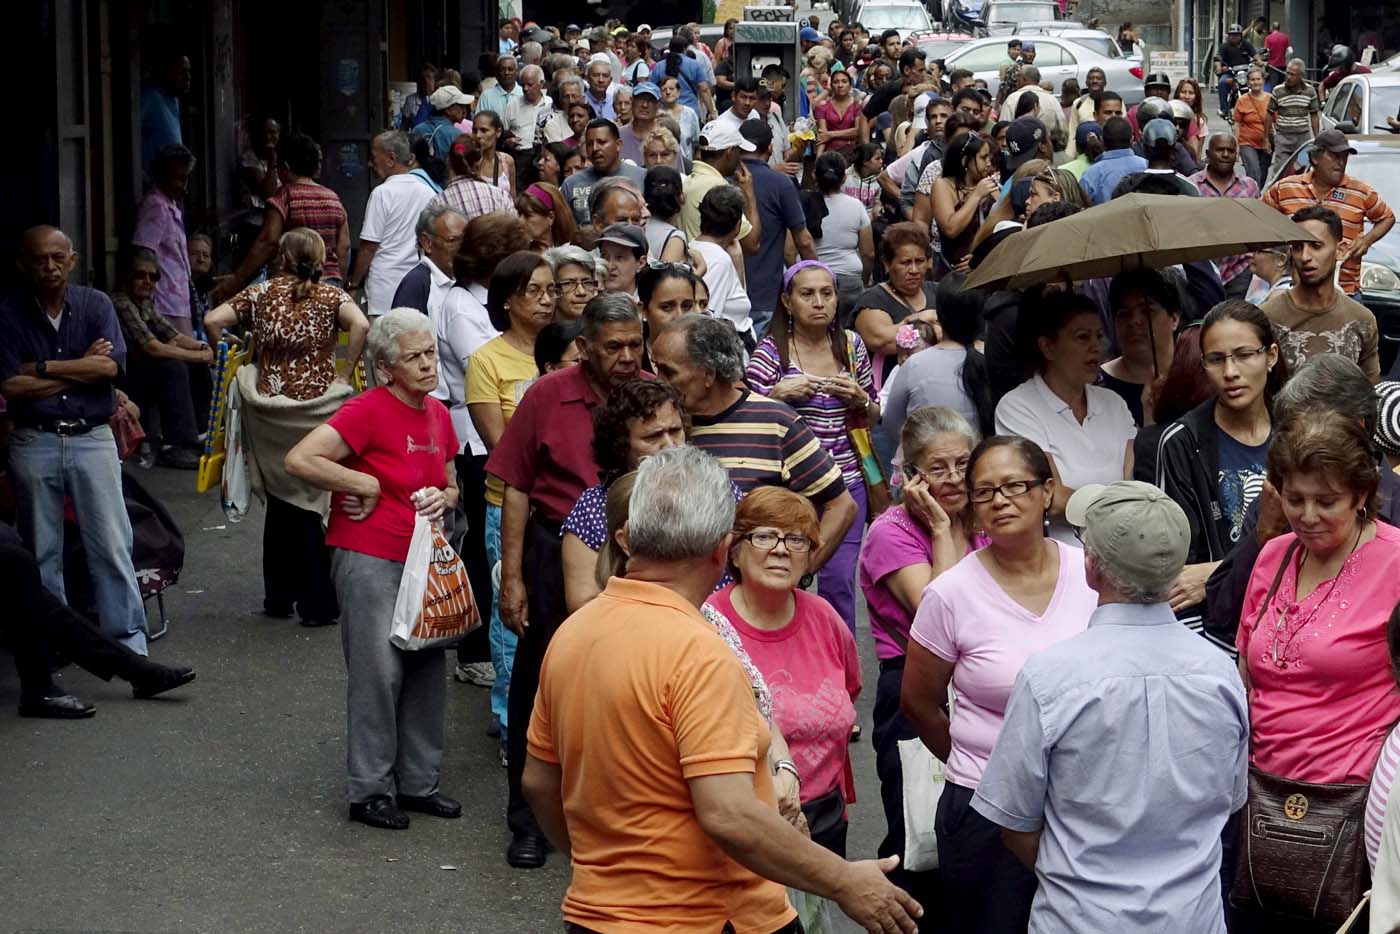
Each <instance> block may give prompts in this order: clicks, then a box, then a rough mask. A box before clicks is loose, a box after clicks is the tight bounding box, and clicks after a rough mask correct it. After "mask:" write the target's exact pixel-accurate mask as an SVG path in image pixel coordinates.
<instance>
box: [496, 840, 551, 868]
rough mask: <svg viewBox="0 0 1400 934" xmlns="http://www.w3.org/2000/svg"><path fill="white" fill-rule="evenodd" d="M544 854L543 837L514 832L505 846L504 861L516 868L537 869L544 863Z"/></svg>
mask: <svg viewBox="0 0 1400 934" xmlns="http://www.w3.org/2000/svg"><path fill="white" fill-rule="evenodd" d="M544 855H545V841H544V837H541V836H538V835H536V834H532V833H518V834H515V835H514V836H512V837H511V838H510V846H508V847H506V862H508V863H510V864H511V865H512V866H514V867H515V868H516V869H539V868H540V867H541V866H543V865H544Z"/></svg>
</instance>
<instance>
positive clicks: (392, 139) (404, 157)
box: [374, 130, 413, 165]
mask: <svg viewBox="0 0 1400 934" xmlns="http://www.w3.org/2000/svg"><path fill="white" fill-rule="evenodd" d="M374 142H375V145H377V146H378V147H379V151H380V152H387V153H388V154H389V155H391V156H393V157H394V161H395V162H397V163H398V164H399V165H408V164H409V163H410V162H412V161H413V147H412V146H411V145H410V144H409V142H408V134H407V133H405V132H404V131H403V130H385V131H384V132H383V133H380V134H379V135H378V136H376V137H375V138H374Z"/></svg>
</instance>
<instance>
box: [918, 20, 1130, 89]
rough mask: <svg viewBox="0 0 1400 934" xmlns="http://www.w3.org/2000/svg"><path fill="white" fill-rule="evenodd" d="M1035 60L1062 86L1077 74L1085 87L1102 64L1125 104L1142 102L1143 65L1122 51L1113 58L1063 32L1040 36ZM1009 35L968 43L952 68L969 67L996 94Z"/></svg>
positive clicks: (952, 58)
mask: <svg viewBox="0 0 1400 934" xmlns="http://www.w3.org/2000/svg"><path fill="white" fill-rule="evenodd" d="M1035 53H1036V54H1035V64H1036V67H1037V68H1039V69H1040V76H1041V78H1042V79H1048V80H1049V81H1050V82H1051V84H1052V85H1053V86H1054V87H1056V88H1058V87H1060V85H1061V84H1062V83H1063V82H1064V80H1065V79H1066V78H1075V79H1078V81H1079V86H1080V87H1084V86H1085V83H1086V82H1087V80H1088V77H1089V69H1090V68H1095V67H1097V68H1102V69H1103V72H1104V75H1105V77H1107V79H1108V86H1109V88H1110V89H1112V90H1114V91H1117V92H1118V93H1119V94H1121V95H1123V105H1124V106H1125V107H1131V106H1133V105H1134V104H1138V103H1141V102H1142V96H1143V92H1142V69H1141V68H1138V67H1137V66H1136V65H1133V64H1132V63H1131V62H1129V61H1128V60H1127V59H1125V58H1123V57H1122V56H1121V55H1120V56H1118V57H1117V58H1110V57H1108V56H1107V55H1102V54H1100V53H1098V52H1095V51H1094V50H1093V49H1090V48H1087V47H1085V46H1082V45H1079V44H1078V43H1077V42H1071V41H1070V40H1069V39H1065V38H1062V37H1060V36H1037V37H1036V40H1035ZM1006 60H1007V58H1006V37H1005V36H989V37H988V38H985V39H976V40H974V41H972V42H968V43H965V44H964V45H963V46H962V47H961V48H959V49H957V50H956V51H954V52H950V53H949V54H948V55H947V56H946V58H945V61H946V62H947V65H948V69H949V70H950V71H951V70H952V69H954V68H966V69H967V70H968V71H971V72H972V73H973V74H974V75H976V76H977V77H978V78H981V79H983V80H985V81H986V82H987V88H988V90H990V91H991V92H992V94H993V95H995V94H996V93H997V90H998V88H999V86H1000V84H1001V79H1000V76H999V72H1000V69H1001V66H1002V65H1003V64H1004V63H1005V62H1006Z"/></svg>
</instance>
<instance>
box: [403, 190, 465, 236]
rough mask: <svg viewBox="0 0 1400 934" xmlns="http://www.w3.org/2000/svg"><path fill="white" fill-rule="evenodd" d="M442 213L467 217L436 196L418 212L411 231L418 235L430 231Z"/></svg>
mask: <svg viewBox="0 0 1400 934" xmlns="http://www.w3.org/2000/svg"><path fill="white" fill-rule="evenodd" d="M444 214H456V215H457V216H458V217H460V218H462V219H463V220H466V219H467V218H466V215H465V214H463V213H462V212H461V211H459V210H457V209H456V208H454V207H452V206H451V205H449V204H447V202H445V201H439V200H438V199H437V198H434V199H433V200H431V201H429V202H428V206H427V207H425V208H424V209H423V210H421V211H419V212H418V223H416V224H414V225H413V232H414V233H415V234H417V235H418V236H422V235H423V234H425V233H431V232H432V229H433V225H434V224H436V223H437V220H438V218H439V217H442V215H444Z"/></svg>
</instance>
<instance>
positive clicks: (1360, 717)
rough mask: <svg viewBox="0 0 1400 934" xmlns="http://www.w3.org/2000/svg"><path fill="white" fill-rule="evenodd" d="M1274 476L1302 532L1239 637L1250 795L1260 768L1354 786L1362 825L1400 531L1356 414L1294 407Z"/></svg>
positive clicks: (1275, 561)
mask: <svg viewBox="0 0 1400 934" xmlns="http://www.w3.org/2000/svg"><path fill="white" fill-rule="evenodd" d="M1251 343H1252V341H1251ZM1268 478H1269V482H1270V483H1271V484H1272V485H1273V486H1274V487H1275V488H1276V489H1277V490H1278V491H1279V494H1280V498H1281V501H1282V506H1283V514H1284V518H1286V519H1287V520H1288V524H1289V527H1290V528H1291V529H1292V531H1290V532H1286V533H1284V534H1283V535H1280V536H1278V537H1276V538H1273V539H1271V540H1270V541H1269V542H1268V543H1267V544H1266V545H1264V547H1263V549H1262V550H1261V551H1260V552H1259V557H1258V559H1257V560H1256V562H1255V564H1254V570H1253V572H1252V573H1251V574H1250V578H1249V585H1248V587H1247V589H1246V591H1245V598H1244V605H1243V607H1242V609H1241V613H1240V622H1239V630H1238V632H1237V633H1236V637H1235V647H1236V648H1237V649H1238V650H1239V655H1240V674H1241V675H1242V676H1243V678H1244V685H1245V690H1246V692H1247V693H1248V696H1249V728H1250V737H1249V764H1250V790H1251V795H1253V793H1254V791H1255V787H1256V775H1259V777H1260V778H1263V779H1265V780H1267V777H1272V778H1273V779H1274V781H1275V783H1278V782H1279V781H1280V780H1281V782H1283V783H1307V784H1313V785H1349V786H1353V789H1352V791H1353V795H1352V798H1353V799H1354V800H1353V803H1352V804H1351V805H1350V806H1345V805H1344V806H1345V807H1346V812H1347V813H1348V814H1349V815H1350V816H1351V817H1352V819H1354V820H1356V821H1357V822H1358V823H1360V822H1361V821H1362V820H1363V818H1364V811H1365V795H1366V786H1367V784H1368V783H1369V782H1370V780H1371V776H1372V773H1373V772H1374V771H1375V767H1376V762H1377V759H1378V758H1379V756H1380V752H1381V746H1382V744H1383V743H1384V742H1385V739H1386V736H1387V734H1388V733H1389V731H1390V729H1391V727H1392V726H1394V724H1395V722H1396V720H1397V719H1400V694H1397V693H1396V690H1395V682H1394V680H1393V678H1392V675H1391V667H1390V662H1391V659H1390V653H1389V650H1388V647H1387V642H1386V627H1387V621H1388V619H1389V617H1390V614H1391V611H1392V609H1393V608H1394V606H1395V604H1396V602H1397V600H1400V531H1397V530H1396V529H1395V528H1394V527H1393V526H1390V525H1387V524H1386V523H1384V522H1381V521H1378V518H1377V514H1376V507H1377V497H1376V490H1377V485H1378V483H1379V479H1380V477H1379V471H1378V468H1377V464H1376V457H1375V454H1374V453H1373V449H1372V443H1371V439H1370V438H1369V436H1368V433H1367V431H1366V429H1365V427H1364V426H1363V425H1362V424H1361V423H1360V422H1359V421H1357V420H1356V419H1354V418H1349V417H1347V416H1345V415H1341V414H1339V413H1337V412H1332V411H1326V410H1322V409H1315V410H1311V411H1304V412H1299V413H1297V414H1294V415H1292V416H1290V417H1289V418H1288V419H1287V420H1286V421H1284V422H1283V424H1281V425H1280V426H1278V428H1277V431H1276V433H1275V434H1274V438H1273V442H1272V444H1271V445H1270V447H1269V457H1268ZM1260 773H1262V774H1260ZM1293 789H1295V790H1296V791H1295V793H1299V794H1302V795H1303V796H1304V797H1305V798H1306V797H1307V796H1308V794H1309V790H1308V788H1307V787H1306V785H1300V784H1293ZM1334 793H1335V790H1334ZM1308 816H1311V815H1308ZM1359 843H1360V842H1359V841H1358V845H1359ZM1339 855H1346V854H1339ZM1350 855H1352V856H1357V855H1358V854H1356V853H1355V852H1353V853H1351V854H1350ZM1360 855H1361V859H1360V866H1359V867H1358V868H1357V871H1359V872H1363V873H1364V870H1365V858H1364V854H1360ZM1340 862H1341V863H1342V864H1344V863H1345V860H1341V861H1340ZM1260 869H1261V867H1260V866H1259V864H1258V862H1257V861H1256V863H1255V865H1254V870H1255V872H1258V871H1260ZM1281 871H1282V872H1288V870H1281ZM1269 881H1271V882H1275V883H1279V882H1286V881H1288V880H1286V879H1278V878H1275V879H1270V880H1269ZM1350 881H1355V882H1357V884H1358V886H1359V888H1360V887H1364V886H1363V885H1361V883H1364V879H1362V880H1356V879H1355V878H1354V877H1353V878H1352V879H1351V880H1350ZM1344 884H1345V883H1344ZM1359 888H1358V891H1359ZM1236 912H1237V914H1236V918H1237V919H1238V920H1239V921H1243V922H1246V923H1247V924H1248V925H1249V926H1247V927H1241V928H1236V929H1237V930H1248V931H1256V930H1257V931H1266V930H1267V931H1287V932H1290V934H1293V932H1302V931H1306V932H1319V934H1321V932H1323V931H1333V930H1335V929H1336V927H1337V923H1338V922H1336V921H1334V922H1332V923H1331V924H1327V925H1324V924H1319V923H1316V922H1307V921H1300V920H1297V919H1287V918H1280V917H1279V916H1278V915H1276V914H1265V913H1264V912H1262V911H1259V910H1256V909H1253V908H1251V909H1249V910H1242V909H1238V908H1237V909H1236Z"/></svg>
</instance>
